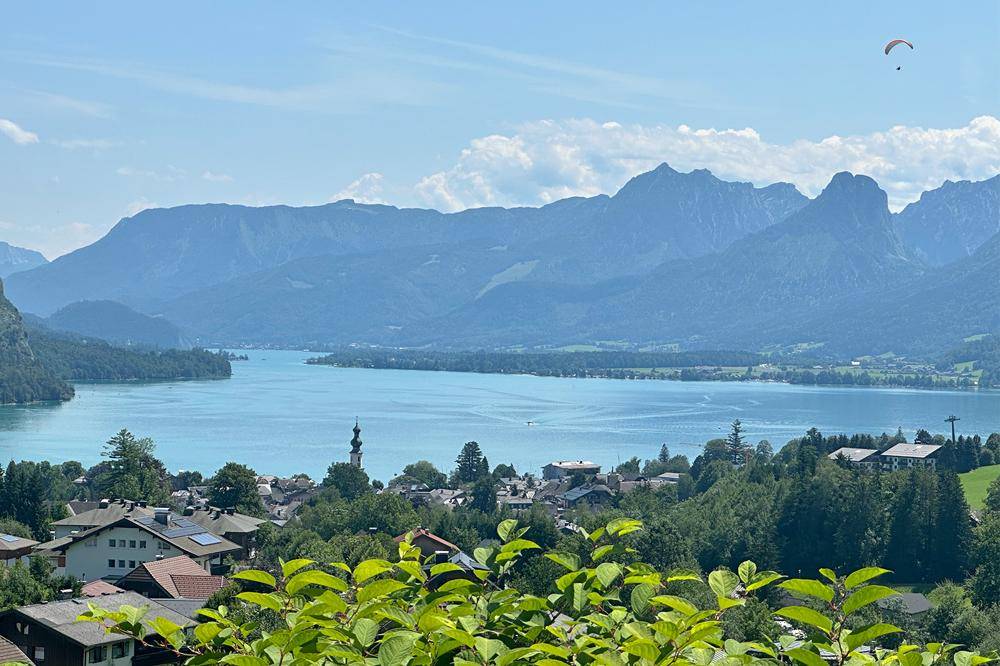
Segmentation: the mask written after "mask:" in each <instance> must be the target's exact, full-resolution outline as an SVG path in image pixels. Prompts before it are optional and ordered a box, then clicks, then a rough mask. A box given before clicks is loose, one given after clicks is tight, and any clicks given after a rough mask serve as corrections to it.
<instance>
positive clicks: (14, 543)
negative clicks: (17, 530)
mask: <svg viewBox="0 0 1000 666" xmlns="http://www.w3.org/2000/svg"><path fill="white" fill-rule="evenodd" d="M37 545H38V542H37V541H35V540H34V539H25V538H24V537H19V536H14V535H12V534H4V533H3V532H0V552H3V551H15V550H23V549H24V548H31V547H33V546H37Z"/></svg>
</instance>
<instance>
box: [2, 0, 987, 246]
mask: <svg viewBox="0 0 1000 666" xmlns="http://www.w3.org/2000/svg"><path fill="white" fill-rule="evenodd" d="M4 19H5V20H4V21H3V22H2V25H0V65H2V66H0V182H2V183H3V185H2V189H0V194H2V196H0V239H2V240H8V241H10V242H14V243H17V244H20V245H26V246H29V247H35V248H39V249H41V250H43V251H44V252H45V253H46V254H47V255H48V256H50V258H51V257H53V256H56V255H58V254H61V253H63V252H66V251H68V250H71V249H73V248H75V247H78V246H80V245H83V244H85V243H88V242H91V241H93V240H94V239H96V238H98V237H99V236H101V235H102V234H103V233H105V232H106V231H107V230H108V229H109V228H110V227H111V226H112V225H113V224H114V223H115V222H116V221H117V220H118V219H120V218H121V217H123V216H125V215H128V214H130V213H133V212H135V211H137V210H140V209H141V208H143V207H147V206H153V205H160V206H169V205H177V204H181V203H191V202H204V201H227V202H234V203H247V204H253V205H262V204H271V203H289V204H295V205H301V204H316V203H323V202H326V201H328V200H331V199H335V198H338V197H341V196H353V197H354V198H356V199H359V200H367V201H387V202H390V203H397V204H400V205H425V206H434V207H438V208H442V209H446V210H455V209H459V208H462V207H466V206H475V205H490V204H498V205H512V204H532V205H534V204H540V203H544V202H546V201H550V200H553V199H556V198H559V197H560V196H566V195H570V194H593V193H596V192H601V191H608V192H611V191H614V189H616V188H617V187H619V186H620V185H621V184H622V183H623V182H624V180H625V179H627V178H628V177H630V176H631V175H634V174H635V173H638V172H639V171H641V170H644V169H646V168H649V167H651V166H655V164H656V163H658V162H661V161H667V162H669V163H671V164H672V165H675V166H677V167H678V168H682V169H684V170H687V169H691V168H697V167H700V166H705V167H707V168H710V169H712V170H713V172H715V173H717V174H718V175H720V176H722V177H727V178H734V179H737V178H738V179H741V180H752V181H754V182H757V183H759V184H766V183H768V182H774V181H775V180H790V181H792V182H794V183H795V184H796V185H798V186H799V187H800V189H802V190H803V191H805V192H806V193H807V194H815V193H816V191H817V190H818V189H819V188H821V187H822V184H823V183H824V182H826V180H828V179H829V176H830V175H831V174H832V173H833V172H834V171H836V170H839V169H841V168H850V169H852V170H856V171H865V172H868V173H871V175H873V176H874V177H876V179H878V180H879V182H880V183H882V184H883V187H885V188H886V189H887V191H889V194H890V200H891V201H892V202H893V204H894V206H895V207H896V208H898V207H899V206H901V205H903V204H905V203H906V202H907V201H910V200H912V199H914V198H915V197H916V196H917V195H918V194H919V192H920V191H921V190H922V189H926V188H927V187H933V186H936V185H938V184H940V182H941V181H943V180H944V179H945V178H952V179H957V178H971V179H980V178H984V177H988V176H991V175H993V174H994V173H996V172H997V171H998V170H1000V121H997V119H996V118H997V116H1000V50H998V49H997V43H998V42H1000V3H998V2H996V1H992V2H976V1H970V2H963V3H941V2H933V3H932V2H877V3H874V2H863V3H862V2H850V3H849V2H841V3H822V4H820V3H802V2H798V3H792V2H787V3H774V2H772V3H763V4H761V5H758V6H751V5H750V4H749V3H706V2H690V3H685V2H671V3H666V2H648V3H613V4H610V3H585V2H580V3H518V2H505V3H490V4H487V3H469V2H463V3H457V2H456V3H444V2H439V3H353V4H347V3H329V2H314V3H305V2H302V3H253V2H239V3H237V2H211V3H185V2H176V3H170V4H168V5H162V6H157V7H153V6H152V5H151V4H148V3H135V2H130V3H116V2H104V3H95V5H94V6H92V5H85V4H84V3H75V2H65V3H56V4H54V5H53V4H48V3H46V5H45V6H44V7H42V6H40V5H39V3H17V4H16V5H12V6H9V7H7V8H5V9H4ZM893 37H904V38H907V39H910V40H911V41H913V42H914V44H915V45H916V49H915V50H914V51H912V52H910V51H909V50H905V49H897V50H894V51H893V53H892V54H891V56H890V57H886V56H885V55H883V54H882V52H881V47H882V45H883V44H884V43H885V42H886V41H887V40H888V39H890V38H893ZM897 65H901V66H902V70H901V71H896V69H895V67H896V66H897ZM831 137H832V138H831Z"/></svg>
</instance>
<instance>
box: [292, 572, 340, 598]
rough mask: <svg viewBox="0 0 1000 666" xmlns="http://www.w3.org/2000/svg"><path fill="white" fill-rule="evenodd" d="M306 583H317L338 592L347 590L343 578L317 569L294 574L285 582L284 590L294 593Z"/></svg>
mask: <svg viewBox="0 0 1000 666" xmlns="http://www.w3.org/2000/svg"><path fill="white" fill-rule="evenodd" d="M307 585H319V586H320V587H326V588H329V589H331V590H337V591H338V592H344V591H345V590H347V582H346V581H344V580H343V579H341V578H337V577H336V576H331V575H330V574H328V573H326V572H325V571H320V570H319V569H310V570H309V571H303V572H302V573H300V574H295V575H294V576H292V577H291V578H290V579H288V582H287V583H286V584H285V591H286V592H288V594H292V595H294V594H296V593H297V592H298V591H299V590H301V589H302V588H304V587H305V586H307Z"/></svg>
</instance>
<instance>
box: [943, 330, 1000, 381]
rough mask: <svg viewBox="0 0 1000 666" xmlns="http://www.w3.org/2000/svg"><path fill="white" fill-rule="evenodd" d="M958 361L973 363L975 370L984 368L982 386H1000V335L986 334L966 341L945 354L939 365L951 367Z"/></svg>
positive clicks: (981, 379)
mask: <svg viewBox="0 0 1000 666" xmlns="http://www.w3.org/2000/svg"><path fill="white" fill-rule="evenodd" d="M957 363H972V367H973V369H974V370H982V372H983V374H982V376H981V378H980V385H981V386H998V387H1000V335H984V336H982V337H981V338H978V339H975V340H970V341H968V342H966V343H965V344H963V345H961V346H960V347H958V348H957V349H953V350H952V351H950V352H948V353H946V354H944V355H943V356H942V357H941V360H940V362H939V363H938V367H939V368H942V369H943V368H950V367H953V366H954V365H955V364H957Z"/></svg>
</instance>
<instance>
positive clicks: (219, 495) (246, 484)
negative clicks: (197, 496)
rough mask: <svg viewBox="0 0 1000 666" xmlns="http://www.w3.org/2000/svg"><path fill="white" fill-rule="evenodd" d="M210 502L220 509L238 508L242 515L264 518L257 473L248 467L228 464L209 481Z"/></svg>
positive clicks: (233, 463)
mask: <svg viewBox="0 0 1000 666" xmlns="http://www.w3.org/2000/svg"><path fill="white" fill-rule="evenodd" d="M208 497H209V501H210V502H211V503H212V504H213V505H215V506H218V507H223V508H226V507H236V510H237V511H239V512H240V513H245V514H248V515H251V516H263V515H264V505H263V504H262V503H261V501H260V493H258V492H257V472H255V471H254V470H252V469H250V468H249V467H247V466H246V465H241V464H239V463H235V462H227V463H226V464H225V465H223V466H222V467H221V468H220V469H219V471H217V472H216V473H215V475H214V476H213V477H212V478H211V479H209V481H208Z"/></svg>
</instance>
